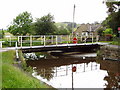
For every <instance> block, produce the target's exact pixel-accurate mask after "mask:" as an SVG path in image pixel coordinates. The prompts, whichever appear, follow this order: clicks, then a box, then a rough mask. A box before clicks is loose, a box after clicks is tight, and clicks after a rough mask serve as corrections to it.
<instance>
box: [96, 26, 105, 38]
mask: <svg viewBox="0 0 120 90" xmlns="http://www.w3.org/2000/svg"><path fill="white" fill-rule="evenodd" d="M103 31H104V28H103V27H100V28H98V30H97V33H98V35H100V36H102V35H103Z"/></svg>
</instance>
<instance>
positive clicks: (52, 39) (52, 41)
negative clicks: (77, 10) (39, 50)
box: [51, 35, 53, 44]
mask: <svg viewBox="0 0 120 90" xmlns="http://www.w3.org/2000/svg"><path fill="white" fill-rule="evenodd" d="M51 43H52V44H53V35H52V36H51Z"/></svg>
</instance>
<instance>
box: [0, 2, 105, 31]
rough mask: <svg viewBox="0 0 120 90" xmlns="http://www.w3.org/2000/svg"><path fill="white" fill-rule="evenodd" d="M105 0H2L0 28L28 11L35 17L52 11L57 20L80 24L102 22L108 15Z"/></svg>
mask: <svg viewBox="0 0 120 90" xmlns="http://www.w3.org/2000/svg"><path fill="white" fill-rule="evenodd" d="M102 2H103V0H0V29H2V28H3V29H7V26H8V25H10V24H11V22H12V21H13V19H14V18H15V17H16V16H18V15H19V14H20V13H22V12H24V11H27V12H29V13H31V14H32V17H33V19H34V20H35V19H36V18H41V17H42V16H44V15H47V14H48V13H50V14H51V15H53V16H54V21H55V22H73V7H74V4H75V6H76V8H75V19H74V21H75V22H76V23H78V24H81V23H93V22H95V21H98V22H101V21H103V20H105V18H106V17H107V13H106V12H107V8H106V5H105V4H103V3H102Z"/></svg>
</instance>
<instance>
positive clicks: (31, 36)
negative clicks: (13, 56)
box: [30, 35, 32, 47]
mask: <svg viewBox="0 0 120 90" xmlns="http://www.w3.org/2000/svg"><path fill="white" fill-rule="evenodd" d="M31 46H32V35H31V36H30V47H31Z"/></svg>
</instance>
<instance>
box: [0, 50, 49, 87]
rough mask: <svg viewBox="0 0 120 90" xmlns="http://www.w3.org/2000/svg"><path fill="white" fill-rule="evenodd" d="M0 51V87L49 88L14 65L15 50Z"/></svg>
mask: <svg viewBox="0 0 120 90" xmlns="http://www.w3.org/2000/svg"><path fill="white" fill-rule="evenodd" d="M1 53H2V88H49V87H48V86H47V85H45V84H44V83H42V82H40V81H39V80H37V79H35V78H33V77H32V76H30V75H27V74H26V73H25V72H24V71H22V70H20V69H19V68H18V67H16V66H14V64H15V63H16V62H15V61H14V58H15V51H7V52H1Z"/></svg>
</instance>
